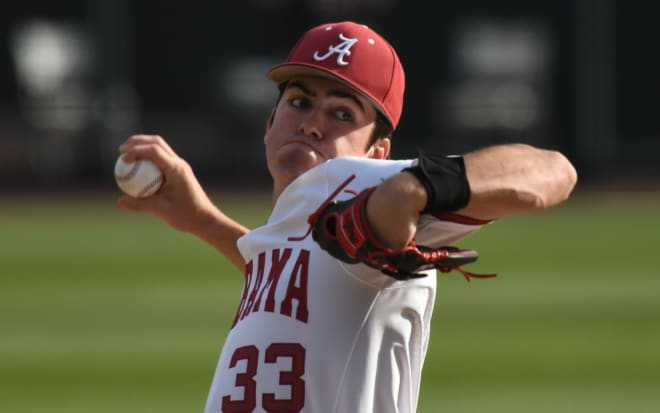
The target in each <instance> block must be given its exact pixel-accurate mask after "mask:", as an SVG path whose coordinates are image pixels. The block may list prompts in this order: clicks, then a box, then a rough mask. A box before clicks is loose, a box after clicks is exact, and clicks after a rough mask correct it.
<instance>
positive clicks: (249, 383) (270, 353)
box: [222, 343, 305, 413]
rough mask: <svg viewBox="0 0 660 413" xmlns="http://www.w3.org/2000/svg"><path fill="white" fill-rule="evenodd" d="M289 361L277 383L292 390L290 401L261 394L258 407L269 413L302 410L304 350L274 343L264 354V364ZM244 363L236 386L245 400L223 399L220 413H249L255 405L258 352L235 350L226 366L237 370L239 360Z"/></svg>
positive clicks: (273, 394)
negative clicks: (260, 405) (286, 359)
mask: <svg viewBox="0 0 660 413" xmlns="http://www.w3.org/2000/svg"><path fill="white" fill-rule="evenodd" d="M281 358H288V359H290V360H291V370H289V371H280V375H279V380H280V381H279V384H280V385H282V386H289V387H290V388H291V397H290V398H289V399H277V398H275V393H264V394H262V395H261V404H262V406H263V408H264V410H265V411H267V412H268V413H281V412H290V413H295V412H299V411H301V410H302V408H303V406H304V405H305V381H304V380H303V379H302V378H301V377H302V375H303V374H305V348H304V347H303V346H302V345H300V344H299V343H273V344H271V345H270V346H268V348H266V352H265V354H264V360H263V362H264V364H275V363H277V361H278V359H281ZM241 360H245V361H246V367H245V371H243V372H241V373H237V374H236V381H235V385H236V387H242V388H243V394H244V397H243V399H241V400H232V399H231V397H230V396H224V397H223V398H222V411H223V413H250V412H253V411H254V409H255V408H256V406H257V382H256V381H255V379H254V378H255V376H256V375H257V370H258V368H259V349H258V348H257V347H256V346H254V345H251V346H243V347H239V348H237V349H236V350H234V354H233V355H232V356H231V361H230V363H229V367H230V368H234V367H236V364H238V362H239V361H241Z"/></svg>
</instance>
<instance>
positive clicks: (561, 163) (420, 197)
mask: <svg viewBox="0 0 660 413" xmlns="http://www.w3.org/2000/svg"><path fill="white" fill-rule="evenodd" d="M463 159H464V162H465V174H466V175H467V181H468V183H469V187H470V197H469V202H468V203H467V206H465V207H464V208H460V209H458V210H452V209H451V208H448V209H446V210H443V209H440V210H438V211H430V212H431V213H436V212H437V213H439V212H454V213H457V214H461V215H465V216H469V217H471V218H478V219H486V220H492V219H498V218H503V217H506V216H510V215H515V214H520V213H524V212H532V211H538V210H542V209H545V208H550V207H552V206H555V205H557V204H559V203H561V202H562V201H564V200H565V199H566V198H568V196H569V194H570V193H571V191H572V190H573V188H574V186H575V183H576V181H577V173H576V172H575V169H574V168H573V166H572V165H571V163H570V162H569V161H568V160H567V159H566V157H565V156H563V155H562V154H561V153H559V152H556V151H551V150H544V149H538V148H534V147H532V146H528V145H522V144H511V145H498V146H493V147H489V148H485V149H481V150H478V151H475V152H472V153H468V154H466V155H465V156H464V157H463ZM440 182H442V181H440ZM436 198H437V197H436ZM427 202H428V197H427V193H426V189H425V187H424V186H423V185H422V184H421V183H420V181H419V180H418V178H417V177H416V176H414V175H413V174H411V173H409V172H401V173H399V174H396V175H394V176H392V177H390V178H389V179H387V180H385V181H384V182H383V183H381V184H380V185H379V186H378V188H376V190H375V191H374V192H373V194H372V195H371V198H370V199H369V202H368V204H367V219H368V220H369V224H370V227H371V229H372V231H373V232H374V235H375V236H376V237H377V238H378V239H379V240H380V241H381V242H382V243H383V244H385V245H386V246H388V247H391V248H397V247H402V246H404V245H406V244H407V243H408V242H409V241H410V240H411V239H412V238H413V237H414V236H415V232H416V228H417V222H418V220H419V215H420V213H421V211H423V210H424V209H425V208H427Z"/></svg>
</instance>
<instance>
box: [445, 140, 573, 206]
mask: <svg viewBox="0 0 660 413" xmlns="http://www.w3.org/2000/svg"><path fill="white" fill-rule="evenodd" d="M463 158H464V160H465V167H466V173H467V177H468V181H469V183H470V190H471V196H470V202H469V204H468V205H467V206H466V207H465V208H463V209H461V210H459V211H456V212H457V213H459V214H462V215H466V216H469V217H472V218H480V219H497V218H503V217H506V216H510V215H515V214H520V213H525V212H533V211H538V210H542V209H546V208H550V207H552V206H555V205H557V204H559V203H561V202H563V201H564V200H566V199H567V198H568V196H569V194H570V193H571V191H572V190H573V188H574V186H575V183H576V182H577V173H576V171H575V169H574V168H573V166H572V165H571V163H570V162H569V161H568V159H566V157H565V156H564V155H562V154H561V153H559V152H556V151H552V150H545V149H539V148H534V147H532V146H529V145H523V144H510V145H498V146H492V147H488V148H485V149H481V150H478V151H475V152H471V153H468V154H466V155H465V156H464V157H463Z"/></svg>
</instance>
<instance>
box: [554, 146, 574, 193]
mask: <svg viewBox="0 0 660 413" xmlns="http://www.w3.org/2000/svg"><path fill="white" fill-rule="evenodd" d="M556 157H557V160H556V161H555V163H556V167H557V178H556V179H557V193H558V195H559V197H560V198H561V201H565V200H567V199H568V197H569V196H570V194H571V192H573V189H574V188H575V185H576V184H577V181H578V174H577V171H576V170H575V167H574V166H573V164H572V163H571V161H569V160H568V158H566V156H564V155H562V154H561V153H559V152H556Z"/></svg>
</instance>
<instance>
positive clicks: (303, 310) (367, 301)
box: [205, 158, 484, 413]
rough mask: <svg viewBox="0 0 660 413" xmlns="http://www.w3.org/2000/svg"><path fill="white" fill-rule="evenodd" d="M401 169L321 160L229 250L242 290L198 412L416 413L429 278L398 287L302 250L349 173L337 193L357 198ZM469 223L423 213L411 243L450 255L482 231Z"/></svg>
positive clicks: (314, 248) (369, 271)
mask: <svg viewBox="0 0 660 413" xmlns="http://www.w3.org/2000/svg"><path fill="white" fill-rule="evenodd" d="M411 162H412V161H410V160H408V161H390V160H385V161H383V160H372V159H365V158H337V159H334V160H330V161H328V162H325V163H323V164H321V165H319V166H317V167H315V168H313V169H311V170H309V171H307V172H306V173H304V174H303V175H301V176H299V177H298V178H297V179H296V180H295V181H293V182H292V183H291V184H290V185H289V186H288V187H287V188H286V189H285V190H284V191H283V192H282V194H281V195H280V197H279V198H278V200H277V202H276V205H275V207H274V209H273V211H272V213H271V216H270V217H269V219H268V221H267V223H266V224H265V225H263V226H261V227H258V228H256V229H254V230H253V231H251V232H250V233H248V234H246V235H245V236H243V237H241V238H240V239H239V240H238V247H239V249H240V251H241V253H242V255H243V257H244V258H245V261H246V263H247V264H246V269H245V284H244V286H243V292H242V299H241V302H240V305H239V308H238V311H237V313H236V317H235V320H234V323H233V325H232V328H231V331H230V332H229V334H228V336H227V339H226V342H225V344H224V347H223V350H222V354H221V355H220V360H219V362H218V366H217V369H216V372H215V376H214V379H213V383H212V386H211V390H210V394H209V398H208V401H207V404H206V410H205V412H206V413H217V412H269V413H274V412H286V413H296V412H310V413H312V412H313V413H331V412H338V413H339V412H341V413H361V412H377V413H387V412H399V413H405V412H414V411H415V409H416V406H417V398H418V394H419V383H420V377H421V369H422V364H423V361H424V357H425V354H426V349H427V345H428V340H429V327H430V319H431V314H432V311H433V303H434V299H435V288H436V275H435V271H429V272H428V276H427V277H424V278H419V279H413V280H409V281H397V280H395V279H393V278H391V277H389V276H387V275H384V274H382V273H381V272H380V271H378V270H375V269H373V268H370V267H367V266H366V265H363V264H354V265H351V264H346V263H343V262H341V261H339V260H336V259H334V258H333V257H331V256H330V255H329V254H328V253H327V252H325V251H323V250H321V249H320V248H319V246H318V245H317V244H316V243H315V242H314V240H313V239H312V236H311V235H309V236H308V237H306V238H304V239H302V240H300V237H301V236H302V235H304V234H305V233H306V232H307V230H308V228H309V224H308V223H307V217H308V216H309V215H310V214H312V213H313V212H314V211H316V210H317V208H318V207H319V206H320V205H321V204H322V203H323V202H324V201H325V200H326V198H328V196H329V195H330V194H331V193H332V192H333V191H334V190H335V189H336V188H337V187H339V186H340V185H341V184H342V183H343V182H344V181H345V180H346V179H347V178H348V177H349V176H350V175H352V174H354V175H355V178H354V179H353V181H351V182H350V184H349V185H348V186H347V187H346V189H349V190H354V191H358V192H359V191H361V190H363V189H365V188H367V187H369V186H374V185H378V184H379V183H380V182H381V181H382V180H383V179H385V178H387V177H389V176H391V175H393V174H396V173H398V172H400V171H401V169H403V168H405V167H407V166H409V165H410V164H411ZM353 196H354V195H352V194H350V193H346V192H343V191H342V193H340V194H339V195H338V196H337V199H340V200H341V199H348V198H351V197H353ZM468 221H469V220H464V221H463V222H453V221H452V220H447V219H438V218H436V217H433V216H430V215H423V216H422V218H421V219H420V223H419V225H418V229H417V235H416V241H417V243H418V244H421V245H428V246H436V247H437V246H441V245H451V244H452V243H454V242H456V241H458V240H459V239H461V238H463V237H465V236H466V235H468V234H469V233H471V232H473V231H475V230H477V229H478V228H479V227H480V226H481V225H482V224H484V222H477V221H471V222H468ZM291 237H293V239H291Z"/></svg>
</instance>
